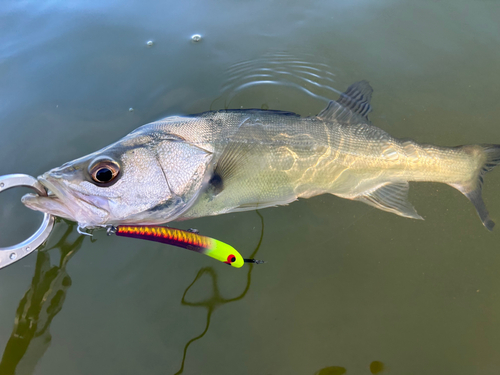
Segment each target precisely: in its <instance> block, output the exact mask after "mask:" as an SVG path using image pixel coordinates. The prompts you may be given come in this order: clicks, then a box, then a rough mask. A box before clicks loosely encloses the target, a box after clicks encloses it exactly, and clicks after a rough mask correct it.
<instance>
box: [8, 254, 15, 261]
mask: <svg viewBox="0 0 500 375" xmlns="http://www.w3.org/2000/svg"><path fill="white" fill-rule="evenodd" d="M9 258H10V259H12V260H15V259H16V258H17V254H16V253H11V254H10V255H9Z"/></svg>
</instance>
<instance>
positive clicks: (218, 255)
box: [114, 225, 244, 268]
mask: <svg viewBox="0 0 500 375" xmlns="http://www.w3.org/2000/svg"><path fill="white" fill-rule="evenodd" d="M114 229H115V230H114V232H115V234H116V235H117V236H121V237H132V238H140V239H142V240H149V241H156V242H161V243H166V244H169V245H174V246H178V247H183V248H185V249H188V250H192V251H196V252H197V253H200V254H205V255H208V256H209V257H212V258H214V259H217V260H219V261H221V262H223V263H226V264H229V265H231V266H233V267H236V268H240V267H241V266H243V263H244V259H243V257H242V256H241V255H240V253H239V252H238V251H236V249H234V248H233V247H232V246H230V245H228V244H225V243H224V242H221V241H219V240H216V239H214V238H210V237H205V236H200V235H199V234H196V233H193V232H188V231H185V230H181V229H174V228H168V227H159V226H154V225H141V226H135V225H119V226H117V227H116V228H114Z"/></svg>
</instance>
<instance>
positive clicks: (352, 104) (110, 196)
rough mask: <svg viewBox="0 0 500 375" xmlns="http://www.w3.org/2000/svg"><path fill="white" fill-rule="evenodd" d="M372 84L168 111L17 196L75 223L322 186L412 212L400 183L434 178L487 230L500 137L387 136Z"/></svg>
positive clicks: (196, 209)
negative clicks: (375, 120)
mask: <svg viewBox="0 0 500 375" xmlns="http://www.w3.org/2000/svg"><path fill="white" fill-rule="evenodd" d="M372 92H373V89H372V88H371V87H370V85H369V84H368V82H366V81H361V82H357V83H354V84H353V85H351V86H349V88H348V89H347V91H346V92H344V93H343V94H341V96H340V98H339V99H338V100H337V101H331V102H330V103H329V104H328V106H327V107H326V108H325V109H324V110H323V111H321V112H320V113H319V114H318V115H317V116H313V117H300V116H299V115H296V114H294V113H290V112H282V111H272V110H266V111H264V110H256V109H247V110H222V111H216V112H206V113H202V114H198V115H191V116H181V117H179V116H175V117H167V118H165V119H163V120H160V121H156V122H152V123H150V124H146V125H144V126H142V127H140V128H138V129H136V130H135V131H133V132H132V133H130V134H128V135H127V136H125V137H124V138H122V139H121V140H119V141H118V142H116V143H113V144H111V145H110V146H108V147H105V148H103V149H102V150H100V151H97V152H94V153H92V154H90V155H88V156H85V157H82V158H80V159H77V160H74V161H71V162H69V163H66V164H64V165H62V166H61V167H59V168H55V169H52V170H50V171H48V172H46V173H45V174H43V175H42V176H40V177H38V179H39V181H40V182H41V183H42V184H43V185H44V186H45V187H46V188H47V189H48V190H49V192H50V194H49V196H47V197H41V196H38V195H33V194H28V195H26V196H24V197H23V202H24V204H25V205H26V206H28V207H29V208H31V209H34V210H39V211H43V212H47V213H50V214H53V215H56V216H60V217H63V218H66V219H69V220H72V221H76V222H78V224H79V225H80V226H81V227H101V226H107V225H119V224H161V223H167V222H171V221H174V220H186V219H192V218H198V217H203V216H209V215H219V214H224V213H229V212H237V211H246V210H254V209H258V208H264V207H272V206H278V205H286V204H289V203H291V202H293V201H295V200H297V199H298V198H310V197H313V196H316V195H319V194H324V193H330V194H334V195H336V196H338V197H341V198H346V199H353V200H357V201H361V202H364V203H367V204H369V205H371V206H374V207H376V208H379V209H381V210H383V211H388V212H392V213H395V214H397V215H400V216H404V217H408V218H413V219H422V217H421V216H420V215H418V214H417V212H416V211H415V209H414V207H413V206H412V205H411V204H410V203H409V201H408V188H409V184H408V182H409V181H433V182H442V183H445V184H448V185H450V186H452V187H454V188H456V189H458V190H459V191H461V192H462V193H463V194H464V195H465V196H466V197H467V198H469V200H470V201H471V202H472V203H473V204H474V206H475V208H476V210H477V213H478V214H479V217H480V219H481V221H482V222H483V224H484V226H485V227H486V228H488V229H489V230H491V229H492V228H493V226H494V225H495V224H494V222H493V221H492V220H491V219H490V218H489V214H488V211H487V209H486V207H485V205H484V202H483V199H482V196H481V187H482V184H483V176H484V174H485V173H486V172H488V171H490V170H491V169H492V168H493V167H495V166H496V165H497V164H498V163H499V162H500V145H493V144H491V145H490V144H487V145H466V146H457V147H438V146H432V145H426V144H418V143H416V142H413V141H409V140H399V139H396V138H393V137H391V136H390V135H389V134H388V133H386V132H385V131H383V130H381V129H379V128H377V127H375V126H374V125H372V124H371V122H370V120H369V119H368V116H367V115H368V113H369V112H370V111H371V106H370V99H371V96H372Z"/></svg>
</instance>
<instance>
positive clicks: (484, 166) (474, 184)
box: [450, 144, 500, 231]
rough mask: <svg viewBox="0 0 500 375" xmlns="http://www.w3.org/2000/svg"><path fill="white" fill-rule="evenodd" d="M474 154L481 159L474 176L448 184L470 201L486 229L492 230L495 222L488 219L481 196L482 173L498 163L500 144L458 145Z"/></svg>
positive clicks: (499, 161) (499, 162)
mask: <svg viewBox="0 0 500 375" xmlns="http://www.w3.org/2000/svg"><path fill="white" fill-rule="evenodd" d="M460 147H462V148H464V149H467V151H468V152H470V153H471V154H473V155H475V156H476V157H478V158H479V160H481V161H482V163H481V164H479V166H478V168H477V169H476V171H475V173H476V176H475V178H474V179H473V180H472V181H469V182H468V183H465V184H450V185H451V186H453V187H454V188H455V189H457V190H459V191H460V192H462V193H463V194H464V195H465V196H466V197H467V198H469V200H470V201H471V202H472V204H473V205H474V207H475V208H476V211H477V213H478V215H479V218H480V219H481V221H482V222H483V225H484V226H485V227H486V229H488V230H490V231H491V230H493V227H494V226H495V223H494V222H493V220H491V219H490V215H489V213H488V210H487V209H486V205H485V204H484V201H483V197H482V189H483V181H484V175H485V174H486V173H487V172H489V171H491V170H492V169H493V168H495V167H496V166H497V165H498V164H500V145H493V144H491V145H488V144H486V145H474V146H460Z"/></svg>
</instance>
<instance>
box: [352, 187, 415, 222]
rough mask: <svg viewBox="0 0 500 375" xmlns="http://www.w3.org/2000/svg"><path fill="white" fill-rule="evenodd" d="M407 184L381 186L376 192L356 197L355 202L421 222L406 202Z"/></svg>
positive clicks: (413, 209)
mask: <svg viewBox="0 0 500 375" xmlns="http://www.w3.org/2000/svg"><path fill="white" fill-rule="evenodd" d="M408 190H409V184H408V182H394V183H389V184H387V185H383V186H381V187H379V188H378V189H376V190H373V191H369V192H366V193H364V194H361V195H358V196H357V197H356V198H354V199H355V200H358V201H361V202H364V203H366V204H369V205H370V206H373V207H376V208H378V209H380V210H382V211H387V212H392V213H394V214H397V215H400V216H404V217H409V218H411V219H419V220H423V217H422V216H420V215H419V214H418V213H417V211H416V210H415V208H414V207H413V206H412V205H411V203H410V202H409V201H408Z"/></svg>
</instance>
